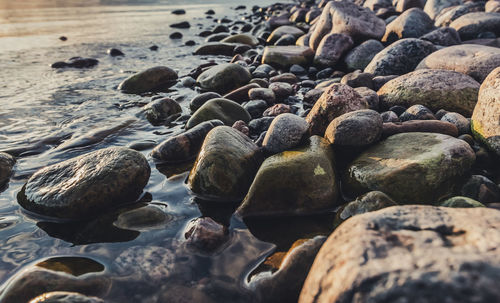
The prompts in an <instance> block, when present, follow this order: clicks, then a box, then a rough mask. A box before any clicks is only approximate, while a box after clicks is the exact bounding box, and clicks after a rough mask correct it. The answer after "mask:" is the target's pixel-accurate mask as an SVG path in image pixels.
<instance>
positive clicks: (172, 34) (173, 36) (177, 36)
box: [168, 32, 182, 40]
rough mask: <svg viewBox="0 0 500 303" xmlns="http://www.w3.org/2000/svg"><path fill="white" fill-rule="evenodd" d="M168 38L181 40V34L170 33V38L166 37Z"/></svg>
mask: <svg viewBox="0 0 500 303" xmlns="http://www.w3.org/2000/svg"><path fill="white" fill-rule="evenodd" d="M168 37H169V38H170V39H172V40H177V39H182V33H179V32H174V33H171V34H170V36H168Z"/></svg>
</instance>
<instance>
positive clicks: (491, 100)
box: [471, 67, 500, 155]
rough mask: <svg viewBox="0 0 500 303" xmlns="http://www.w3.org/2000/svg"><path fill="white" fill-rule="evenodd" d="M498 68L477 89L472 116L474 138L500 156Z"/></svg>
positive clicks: (499, 75) (499, 82)
mask: <svg viewBox="0 0 500 303" xmlns="http://www.w3.org/2000/svg"><path fill="white" fill-rule="evenodd" d="M499 92H500V67H497V68H495V69H494V70H493V71H492V72H491V73H490V74H489V75H488V77H486V79H485V80H484V82H483V84H482V85H481V88H480V89H479V97H478V102H477V104H476V107H475V108H474V112H473V114H472V120H471V129H472V133H473V134H474V137H475V138H476V139H477V140H480V141H481V142H483V143H484V144H486V146H487V147H488V149H490V150H491V151H493V152H494V153H496V154H497V155H500V124H499V123H498V122H499V116H498V113H499V112H500V93H499Z"/></svg>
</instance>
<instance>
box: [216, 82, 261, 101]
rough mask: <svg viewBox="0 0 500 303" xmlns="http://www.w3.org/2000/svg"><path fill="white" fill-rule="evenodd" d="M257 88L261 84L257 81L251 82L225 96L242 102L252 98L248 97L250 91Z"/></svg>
mask: <svg viewBox="0 0 500 303" xmlns="http://www.w3.org/2000/svg"><path fill="white" fill-rule="evenodd" d="M255 88H260V86H259V85H258V84H256V83H250V84H247V85H244V86H242V87H240V88H237V89H235V90H233V91H231V92H229V93H227V94H226V95H224V98H225V99H229V100H231V101H234V102H236V103H239V104H241V103H243V102H246V101H248V100H250V99H249V97H248V92H249V91H250V90H252V89H255Z"/></svg>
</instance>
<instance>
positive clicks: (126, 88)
mask: <svg viewBox="0 0 500 303" xmlns="http://www.w3.org/2000/svg"><path fill="white" fill-rule="evenodd" d="M176 82H177V73H176V72H175V71H174V70H173V69H171V68H169V67H166V66H156V67H152V68H149V69H146V70H144V71H142V72H140V73H137V74H135V75H133V76H131V77H129V78H127V79H125V80H123V82H122V83H120V85H119V86H118V89H119V90H121V91H122V92H124V93H127V94H142V93H146V92H150V91H155V90H161V89H167V88H169V87H171V86H173V85H174V84H175V83H176Z"/></svg>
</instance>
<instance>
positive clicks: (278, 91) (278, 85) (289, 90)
mask: <svg viewBox="0 0 500 303" xmlns="http://www.w3.org/2000/svg"><path fill="white" fill-rule="evenodd" d="M269 89H270V90H272V91H273V93H274V96H275V97H276V99H277V100H283V99H285V98H287V97H289V96H291V95H292V94H293V93H294V91H293V87H292V85H290V84H289V83H286V82H272V83H271V84H269Z"/></svg>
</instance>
